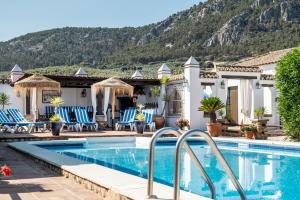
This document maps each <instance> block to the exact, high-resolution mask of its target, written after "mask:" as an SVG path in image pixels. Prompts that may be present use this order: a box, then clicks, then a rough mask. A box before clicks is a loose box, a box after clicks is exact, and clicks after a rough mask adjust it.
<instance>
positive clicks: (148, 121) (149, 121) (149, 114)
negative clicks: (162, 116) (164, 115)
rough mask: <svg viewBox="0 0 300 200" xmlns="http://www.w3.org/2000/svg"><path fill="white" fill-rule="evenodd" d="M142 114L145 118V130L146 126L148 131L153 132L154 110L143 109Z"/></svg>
mask: <svg viewBox="0 0 300 200" xmlns="http://www.w3.org/2000/svg"><path fill="white" fill-rule="evenodd" d="M142 113H143V115H144V117H145V128H147V126H148V127H149V130H150V131H155V123H154V122H153V118H154V110H153V109H145V110H143V111H142Z"/></svg>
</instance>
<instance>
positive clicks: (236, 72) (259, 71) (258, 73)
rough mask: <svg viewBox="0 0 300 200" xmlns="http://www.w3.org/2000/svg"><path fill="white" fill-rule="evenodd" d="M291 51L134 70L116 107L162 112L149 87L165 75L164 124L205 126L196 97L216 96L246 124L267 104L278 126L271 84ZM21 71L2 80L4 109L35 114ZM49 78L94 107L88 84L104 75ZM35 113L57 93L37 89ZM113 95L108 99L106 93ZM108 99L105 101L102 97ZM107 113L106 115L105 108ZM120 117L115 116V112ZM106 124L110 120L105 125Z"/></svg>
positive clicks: (70, 100) (69, 99)
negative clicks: (177, 68) (180, 121)
mask: <svg viewBox="0 0 300 200" xmlns="http://www.w3.org/2000/svg"><path fill="white" fill-rule="evenodd" d="M290 50H291V49H284V50H279V51H274V52H270V53H267V54H263V55H260V56H256V57H252V58H249V59H244V60H241V61H239V62H235V63H230V64H224V63H223V64H222V63H209V62H208V63H206V65H205V67H203V66H200V65H199V63H198V61H197V60H196V59H195V58H194V57H190V58H189V59H188V61H187V62H186V63H185V64H184V73H183V74H180V75H172V73H171V70H170V69H169V67H168V66H167V65H166V64H163V65H162V66H161V67H160V68H159V70H158V78H157V79H146V78H143V75H142V73H141V72H139V71H136V72H135V73H134V74H133V75H132V77H131V78H127V79H122V80H123V81H125V82H126V83H128V84H130V85H132V86H134V88H135V90H134V96H133V98H131V97H128V96H124V95H121V96H117V97H116V99H117V101H116V107H117V108H116V111H117V112H118V111H120V110H124V109H125V108H126V107H130V106H134V105H135V104H137V103H142V104H145V105H146V107H152V108H155V107H158V112H159V111H161V110H162V107H163V102H162V101H161V100H160V99H161V98H158V103H157V98H155V97H152V96H151V92H150V88H151V87H153V86H159V85H160V83H159V79H160V78H162V77H169V78H170V81H169V83H168V84H167V86H166V88H165V87H164V86H161V95H163V94H164V93H165V91H166V92H167V93H168V94H169V95H170V96H171V101H170V102H169V104H168V107H167V109H166V113H165V114H166V119H167V125H168V126H175V121H176V119H177V118H179V117H182V118H185V119H188V120H189V121H190V125H191V128H205V127H206V123H207V122H208V119H209V118H208V117H207V116H206V115H205V113H203V112H199V111H198V107H199V106H200V100H201V99H203V98H205V97H208V96H218V97H220V98H221V100H222V101H223V102H224V104H226V112H227V115H230V118H231V121H232V123H234V124H240V123H242V122H243V123H249V122H250V119H252V118H253V117H254V110H255V109H256V108H259V107H265V108H266V112H267V113H266V115H265V117H266V118H267V119H269V123H268V124H269V125H275V126H279V125H280V119H279V114H278V110H277V95H278V93H277V91H276V89H275V87H274V75H275V67H276V63H277V62H278V61H279V60H280V58H282V57H283V56H284V55H286V53H288V52H289V51H290ZM28 76H29V74H25V73H24V72H23V71H22V69H21V68H20V67H19V66H18V65H15V66H14V68H13V69H12V70H11V78H10V79H4V80H0V91H1V92H5V93H7V94H8V95H9V96H10V101H11V104H10V105H9V106H8V107H14V108H19V109H20V110H21V112H22V113H23V114H24V115H30V114H33V113H34V110H32V106H31V105H32V104H33V100H32V99H33V98H32V92H33V91H31V90H27V91H22V92H21V93H16V92H15V90H14V83H16V82H17V81H19V80H22V79H23V78H26V77H28ZM47 77H49V78H51V79H53V80H55V81H58V82H60V83H61V94H60V95H61V96H62V98H63V99H64V101H65V105H68V106H86V107H92V101H91V85H92V84H93V83H96V82H99V81H101V80H104V79H105V78H95V77H89V75H88V74H87V73H86V72H85V71H84V69H82V68H81V69H79V70H78V72H77V73H76V74H75V75H74V76H54V75H47ZM38 94H39V96H38V98H39V113H40V115H46V114H47V107H49V98H50V97H51V96H54V95H57V94H55V91H51V90H43V91H40V92H39V93H38ZM110 98H111V97H110ZM103 99H104V94H99V95H98V96H97V114H98V115H103V114H105V111H104V108H108V107H109V106H107V105H104V104H105V103H104V100H103ZM106 102H107V101H106ZM106 113H107V116H108V118H110V117H109V116H110V112H109V109H108V112H106ZM117 115H118V114H117ZM109 124H110V123H109Z"/></svg>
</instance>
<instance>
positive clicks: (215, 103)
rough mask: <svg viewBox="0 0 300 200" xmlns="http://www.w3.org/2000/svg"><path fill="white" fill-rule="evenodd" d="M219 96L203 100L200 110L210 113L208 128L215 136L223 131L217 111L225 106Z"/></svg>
mask: <svg viewBox="0 0 300 200" xmlns="http://www.w3.org/2000/svg"><path fill="white" fill-rule="evenodd" d="M224 107H225V105H224V103H222V101H221V99H220V98H219V97H208V98H206V99H202V100H201V106H200V107H199V108H198V111H202V112H207V113H208V114H209V119H210V120H209V123H208V124H207V130H208V132H209V134H210V135H211V136H213V137H218V136H219V135H220V133H221V124H220V123H217V116H216V111H218V110H220V109H222V108H224Z"/></svg>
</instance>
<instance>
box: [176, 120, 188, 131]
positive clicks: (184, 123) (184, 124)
mask: <svg viewBox="0 0 300 200" xmlns="http://www.w3.org/2000/svg"><path fill="white" fill-rule="evenodd" d="M176 126H177V127H178V128H180V129H183V128H184V127H190V122H189V120H187V119H182V118H178V119H177V120H176Z"/></svg>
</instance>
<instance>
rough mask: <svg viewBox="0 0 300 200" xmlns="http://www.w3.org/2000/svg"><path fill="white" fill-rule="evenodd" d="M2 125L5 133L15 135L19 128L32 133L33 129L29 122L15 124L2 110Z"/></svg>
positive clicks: (0, 123)
mask: <svg viewBox="0 0 300 200" xmlns="http://www.w3.org/2000/svg"><path fill="white" fill-rule="evenodd" d="M0 125H1V126H2V127H3V128H4V130H3V131H9V132H11V133H15V132H17V131H18V129H19V128H21V129H22V130H24V131H25V132H30V131H31V129H32V123H29V122H14V121H12V120H10V119H9V118H8V116H7V115H6V113H5V112H4V110H0Z"/></svg>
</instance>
